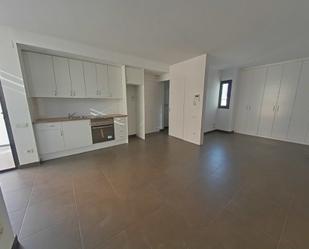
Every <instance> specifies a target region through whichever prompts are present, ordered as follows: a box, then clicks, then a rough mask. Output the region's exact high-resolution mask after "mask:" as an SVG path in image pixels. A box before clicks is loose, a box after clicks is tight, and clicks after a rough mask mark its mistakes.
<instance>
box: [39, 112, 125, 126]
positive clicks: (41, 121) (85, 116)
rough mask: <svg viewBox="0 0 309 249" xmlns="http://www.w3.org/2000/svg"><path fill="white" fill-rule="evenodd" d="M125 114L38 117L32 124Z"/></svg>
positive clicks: (121, 115) (112, 116) (122, 115)
mask: <svg viewBox="0 0 309 249" xmlns="http://www.w3.org/2000/svg"><path fill="white" fill-rule="evenodd" d="M127 116H128V115H126V114H106V115H98V116H94V115H81V116H74V117H72V118H69V117H54V118H39V119H36V120H34V121H33V123H34V124H38V123H52V122H65V121H74V120H87V119H99V118H120V117H127Z"/></svg>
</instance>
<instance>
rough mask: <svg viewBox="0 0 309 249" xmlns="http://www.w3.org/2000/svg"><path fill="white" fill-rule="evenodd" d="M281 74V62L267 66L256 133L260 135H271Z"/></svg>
mask: <svg viewBox="0 0 309 249" xmlns="http://www.w3.org/2000/svg"><path fill="white" fill-rule="evenodd" d="M281 76H282V65H281V64H279V65H273V66H270V67H269V68H268V71H267V77H266V83H265V90H264V97H263V103H262V109H261V117H260V125H259V132H258V135H260V136H262V137H271V132H272V127H273V122H274V118H275V113H276V108H277V100H278V95H279V90H280V83H281Z"/></svg>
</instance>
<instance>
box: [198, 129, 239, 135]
mask: <svg viewBox="0 0 309 249" xmlns="http://www.w3.org/2000/svg"><path fill="white" fill-rule="evenodd" d="M212 132H223V133H228V134H232V133H234V131H224V130H219V129H215V130H212V131H207V132H204V134H209V133H212Z"/></svg>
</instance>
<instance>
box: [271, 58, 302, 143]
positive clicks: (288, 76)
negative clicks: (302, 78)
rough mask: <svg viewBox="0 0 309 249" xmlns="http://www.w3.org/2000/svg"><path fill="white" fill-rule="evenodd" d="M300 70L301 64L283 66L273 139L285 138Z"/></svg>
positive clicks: (293, 63)
mask: <svg viewBox="0 0 309 249" xmlns="http://www.w3.org/2000/svg"><path fill="white" fill-rule="evenodd" d="M300 68H301V62H289V63H285V64H283V72H282V79H281V86H280V92H279V97H278V102H277V108H276V115H275V119H274V124H273V130H272V137H273V138H275V139H286V138H287V135H288V127H289V122H290V117H291V114H292V108H293V102H294V99H295V94H296V89H297V85H298V79H299V74H300Z"/></svg>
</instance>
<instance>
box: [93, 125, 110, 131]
mask: <svg viewBox="0 0 309 249" xmlns="http://www.w3.org/2000/svg"><path fill="white" fill-rule="evenodd" d="M109 127H114V125H104V126H103V125H100V126H91V129H94V130H95V129H104V128H109Z"/></svg>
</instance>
